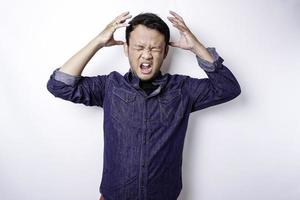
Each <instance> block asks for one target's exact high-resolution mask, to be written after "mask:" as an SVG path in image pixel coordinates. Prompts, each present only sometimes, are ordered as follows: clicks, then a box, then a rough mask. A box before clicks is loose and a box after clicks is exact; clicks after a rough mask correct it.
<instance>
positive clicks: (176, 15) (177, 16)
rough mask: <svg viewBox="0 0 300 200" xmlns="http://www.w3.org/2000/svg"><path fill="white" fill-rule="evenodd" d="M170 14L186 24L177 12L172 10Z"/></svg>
mask: <svg viewBox="0 0 300 200" xmlns="http://www.w3.org/2000/svg"><path fill="white" fill-rule="evenodd" d="M169 13H170V14H171V15H173V16H174V17H175V18H177V19H179V20H180V21H182V22H184V21H183V18H182V17H181V16H180V15H178V14H177V13H176V12H174V11H171V10H170V11H169Z"/></svg>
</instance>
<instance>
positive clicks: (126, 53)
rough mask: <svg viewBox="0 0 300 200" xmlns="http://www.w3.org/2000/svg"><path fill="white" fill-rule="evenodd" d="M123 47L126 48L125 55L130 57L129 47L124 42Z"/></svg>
mask: <svg viewBox="0 0 300 200" xmlns="http://www.w3.org/2000/svg"><path fill="white" fill-rule="evenodd" d="M123 47H124V54H125V56H126V57H128V45H127V43H126V42H124V45H123Z"/></svg>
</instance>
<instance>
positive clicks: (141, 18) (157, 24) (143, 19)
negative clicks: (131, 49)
mask: <svg viewBox="0 0 300 200" xmlns="http://www.w3.org/2000/svg"><path fill="white" fill-rule="evenodd" d="M138 25H144V26H146V27H147V28H150V29H154V30H157V31H158V32H160V33H161V34H163V35H164V37H165V42H166V46H167V45H168V44H169V40H170V29H169V27H168V25H167V24H166V23H165V22H164V21H163V20H162V19H161V18H160V17H159V16H157V15H156V14H154V13H141V14H139V15H137V16H135V17H134V18H133V19H132V20H131V21H130V22H129V26H127V27H126V34H125V36H126V43H127V45H129V37H130V33H131V31H133V30H134V29H135V28H136V26H138Z"/></svg>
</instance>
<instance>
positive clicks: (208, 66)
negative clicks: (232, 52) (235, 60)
mask: <svg viewBox="0 0 300 200" xmlns="http://www.w3.org/2000/svg"><path fill="white" fill-rule="evenodd" d="M206 49H207V51H208V52H209V53H210V55H211V56H212V57H213V63H211V62H208V61H207V60H204V59H202V58H200V57H199V56H197V55H196V58H197V62H198V65H199V66H200V67H201V68H202V69H203V70H204V71H206V72H213V71H215V70H216V68H218V67H219V66H220V65H219V64H221V63H222V62H223V59H222V58H221V57H220V56H219V54H218V53H217V51H216V48H214V47H208V48H206Z"/></svg>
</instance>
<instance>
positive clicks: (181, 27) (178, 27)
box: [173, 24, 188, 32]
mask: <svg viewBox="0 0 300 200" xmlns="http://www.w3.org/2000/svg"><path fill="white" fill-rule="evenodd" d="M173 26H174V27H175V28H177V29H178V30H179V31H181V32H186V31H188V30H187V29H186V27H184V26H181V25H179V24H173Z"/></svg>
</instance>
